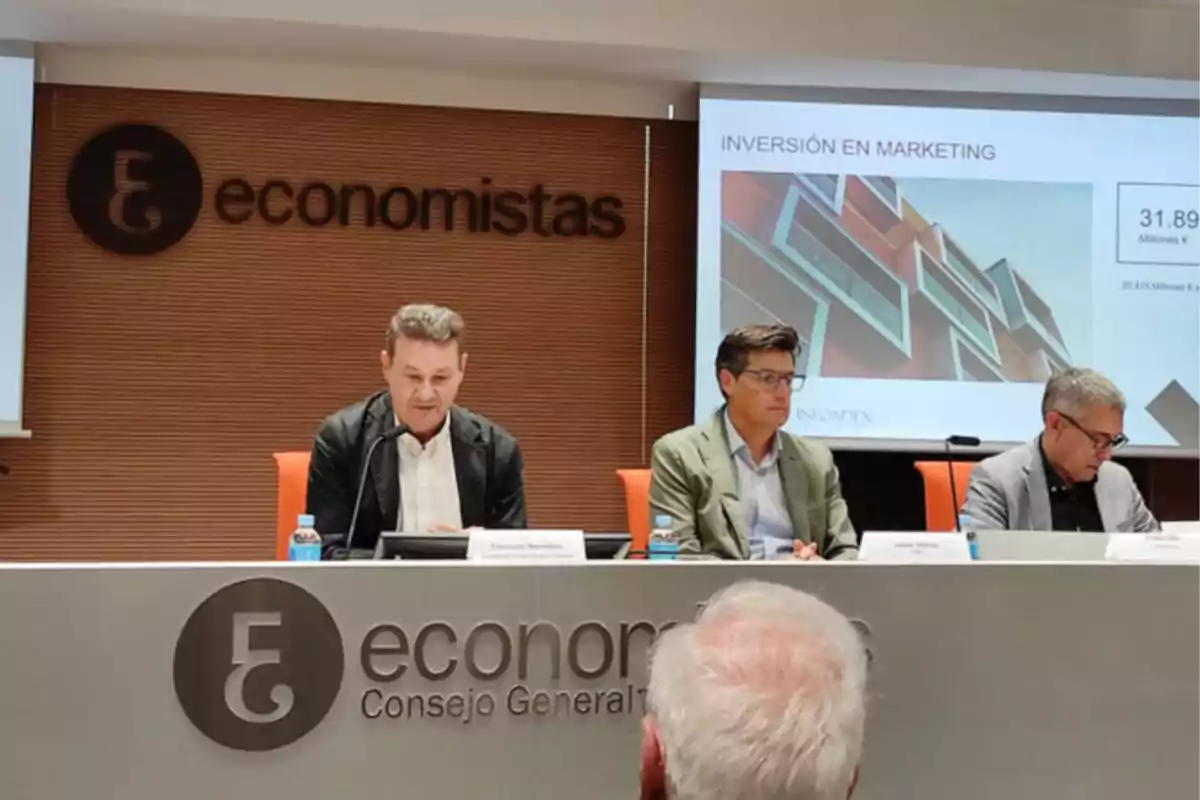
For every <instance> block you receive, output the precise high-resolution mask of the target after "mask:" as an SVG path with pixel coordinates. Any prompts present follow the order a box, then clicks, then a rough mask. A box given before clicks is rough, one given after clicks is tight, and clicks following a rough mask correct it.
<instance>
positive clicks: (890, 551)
mask: <svg viewBox="0 0 1200 800" xmlns="http://www.w3.org/2000/svg"><path fill="white" fill-rule="evenodd" d="M858 560H859V561H870V562H874V563H877V564H956V563H959V562H966V561H970V560H971V548H970V545H969V544H968V543H967V535H966V534H965V533H926V532H923V531H896V532H889V531H867V532H866V533H864V534H863V538H862V543H861V544H860V545H859V549H858Z"/></svg>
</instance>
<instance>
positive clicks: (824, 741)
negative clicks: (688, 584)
mask: <svg viewBox="0 0 1200 800" xmlns="http://www.w3.org/2000/svg"><path fill="white" fill-rule="evenodd" d="M866 682H867V655H866V648H865V647H864V643H863V640H862V639H861V637H860V635H859V633H858V631H857V630H856V629H855V628H854V626H853V625H852V624H851V623H850V621H849V620H848V619H846V617H844V616H843V615H842V614H841V613H840V612H838V611H837V610H836V609H834V608H833V607H832V606H829V605H827V604H826V603H824V602H822V601H821V600H819V599H818V598H816V597H814V596H812V595H810V594H806V593H804V592H801V591H799V590H797V589H791V588H788V587H786V586H779V585H776V584H771V583H762V582H758V581H743V582H740V583H736V584H734V585H733V586H730V587H728V588H726V589H723V590H721V591H719V592H717V593H716V594H715V595H713V597H712V598H711V599H710V600H709V601H708V603H706V604H705V606H704V608H703V610H702V611H701V612H700V614H699V615H698V616H697V618H696V621H695V622H694V623H690V624H684V625H679V626H676V627H674V628H671V629H669V630H667V631H665V632H664V633H663V634H661V635H660V636H659V638H658V640H657V641H656V642H655V645H654V648H653V650H652V651H651V656H650V686H649V689H648V691H647V710H648V712H649V713H650V714H651V716H652V717H653V719H654V721H655V724H656V727H657V729H658V736H659V742H660V745H661V748H662V755H663V760H664V762H665V767H666V773H667V786H668V794H669V796H670V797H671V798H672V800H784V799H785V798H786V800H845V797H846V794H847V791H848V789H849V787H850V785H851V783H852V781H853V780H854V774H855V770H856V768H857V767H858V763H859V759H860V757H861V755H862V739H863V727H864V724H865V718H866Z"/></svg>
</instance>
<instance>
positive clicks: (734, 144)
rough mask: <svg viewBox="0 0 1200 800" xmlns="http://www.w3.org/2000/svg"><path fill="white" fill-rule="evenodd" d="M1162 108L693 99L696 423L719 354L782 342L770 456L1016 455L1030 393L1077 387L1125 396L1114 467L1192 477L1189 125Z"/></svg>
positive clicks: (1195, 347)
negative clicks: (696, 114) (781, 411)
mask: <svg viewBox="0 0 1200 800" xmlns="http://www.w3.org/2000/svg"><path fill="white" fill-rule="evenodd" d="M1117 102H1118V103H1119V102H1120V101H1117ZM1131 104H1133V103H1132V101H1129V103H1127V104H1126V105H1131ZM1143 105H1144V104H1143ZM1163 105H1164V106H1169V107H1170V109H1169V110H1168V111H1164V112H1163V114H1162V115H1155V116H1150V115H1147V114H1146V112H1145V111H1143V112H1142V113H1141V115H1134V114H1126V113H1107V109H1105V111H1106V113H1096V112H1094V111H1091V112H1088V113H1081V112H1074V111H1057V110H1056V111H1028V110H1009V109H994V108H987V109H981V108H962V107H953V106H948V105H940V104H931V103H927V104H926V105H924V106H921V107H916V106H912V105H899V104H888V105H883V104H879V105H866V104H853V103H846V102H836V103H831V102H822V103H814V102H802V101H779V100H775V99H772V100H753V99H727V98H717V97H712V96H706V97H703V98H702V99H701V104H700V201H699V209H698V213H699V247H698V261H699V263H698V279H697V313H696V323H697V335H696V345H697V346H696V394H695V397H696V409H695V411H696V417H697V419H699V418H703V417H705V416H707V415H709V414H711V413H712V411H713V409H714V408H716V407H718V406H719V405H720V404H721V402H722V399H721V394H720V391H719V389H718V387H717V383H716V378H715V376H714V373H713V357H714V355H715V353H716V349H717V345H718V344H719V342H720V339H721V337H722V336H723V335H724V333H725V332H726V331H728V330H730V329H732V328H735V327H738V326H741V325H745V324H751V323H760V322H783V323H786V324H788V325H791V326H793V327H795V328H796V329H797V330H798V331H799V332H800V334H801V337H802V340H803V352H802V355H801V358H800V362H799V364H798V368H797V369H798V372H802V373H804V374H805V375H806V376H807V380H806V381H805V383H804V385H803V387H802V388H801V389H800V390H799V391H798V393H797V394H796V395H795V397H794V398H793V402H792V418H791V420H790V423H789V425H788V430H790V431H792V432H794V433H799V434H803V435H808V436H816V437H825V438H828V439H831V440H836V441H833V442H831V444H834V445H835V446H841V447H858V448H861V449H880V448H883V449H900V448H902V449H913V450H923V449H929V448H931V447H934V446H939V447H940V444H941V442H942V441H943V440H944V439H945V437H946V436H948V435H951V434H965V435H972V436H978V437H980V438H981V439H983V440H984V442H985V443H986V446H987V447H989V448H991V449H995V448H999V447H1003V446H1008V445H1011V444H1012V443H1016V442H1021V441H1028V440H1029V439H1031V438H1033V437H1034V436H1035V435H1036V434H1037V431H1038V430H1039V428H1040V424H1041V418H1040V405H1041V397H1042V391H1043V388H1044V383H1045V381H1046V379H1047V378H1048V377H1049V376H1050V375H1051V374H1052V373H1054V372H1055V371H1056V370H1059V369H1062V368H1064V367H1066V366H1086V367H1092V368H1095V369H1098V370H1100V371H1101V372H1103V373H1105V374H1106V375H1108V376H1109V377H1110V378H1111V379H1112V380H1113V381H1114V382H1115V383H1116V384H1117V385H1118V386H1119V387H1120V388H1121V390H1122V391H1123V392H1124V394H1125V397H1126V400H1127V404H1128V409H1127V411H1126V415H1125V431H1126V433H1127V434H1128V435H1129V436H1130V439H1131V445H1130V447H1129V449H1128V451H1127V452H1135V453H1136V452H1138V451H1139V450H1141V451H1142V452H1147V453H1158V454H1161V455H1185V454H1190V455H1195V454H1196V453H1197V452H1198V451H1200V266H1198V265H1200V187H1198V184H1200V120H1198V119H1197V117H1196V116H1195V108H1196V106H1195V104H1194V103H1191V104H1189V103H1187V102H1186V101H1185V102H1176V103H1174V105H1172V104H1169V103H1167V104H1163ZM1155 113H1156V114H1157V113H1158V112H1157V110H1156V111H1155Z"/></svg>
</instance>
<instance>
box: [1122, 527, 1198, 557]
mask: <svg viewBox="0 0 1200 800" xmlns="http://www.w3.org/2000/svg"><path fill="white" fill-rule="evenodd" d="M1104 557H1105V558H1106V559H1108V560H1109V561H1157V562H1164V561H1167V562H1176V561H1178V562H1184V563H1200V534H1198V533H1175V532H1166V531H1164V532H1162V533H1113V534H1110V535H1109V537H1108V547H1107V548H1105V550H1104Z"/></svg>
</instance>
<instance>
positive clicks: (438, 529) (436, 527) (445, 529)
mask: <svg viewBox="0 0 1200 800" xmlns="http://www.w3.org/2000/svg"><path fill="white" fill-rule="evenodd" d="M481 530H483V528H480V527H478V526H474V527H470V528H467V529H466V530H463V529H462V528H459V527H456V526H454V525H447V524H446V523H444V522H435V523H434V524H433V525H431V526H430V527H429V530H428V531H426V532H427V533H471V532H472V531H481Z"/></svg>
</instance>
